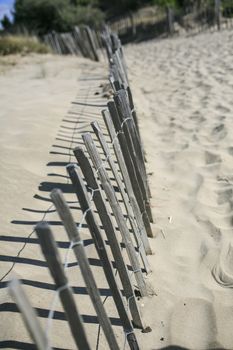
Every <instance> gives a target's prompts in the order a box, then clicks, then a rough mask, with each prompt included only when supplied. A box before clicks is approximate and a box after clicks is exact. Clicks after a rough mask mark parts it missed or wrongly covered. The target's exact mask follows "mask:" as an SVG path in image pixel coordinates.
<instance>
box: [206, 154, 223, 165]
mask: <svg viewBox="0 0 233 350" xmlns="http://www.w3.org/2000/svg"><path fill="white" fill-rule="evenodd" d="M205 162H206V164H216V163H221V162H222V158H221V156H220V155H218V154H215V153H212V152H208V151H206V152H205Z"/></svg>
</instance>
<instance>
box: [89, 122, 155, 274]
mask: <svg viewBox="0 0 233 350" xmlns="http://www.w3.org/2000/svg"><path fill="white" fill-rule="evenodd" d="M91 126H92V128H93V130H94V132H95V134H96V136H97V138H98V140H99V142H100V145H101V147H102V149H103V151H104V155H105V157H106V159H107V161H108V163H109V165H110V168H111V170H112V173H113V175H114V177H115V180H116V182H117V185H118V187H119V190H120V193H121V196H122V199H123V202H124V205H125V208H126V211H127V214H128V218H129V221H130V224H131V228H132V230H133V233H134V237H135V241H136V244H137V248H138V250H139V253H140V255H141V259H142V262H143V265H144V268H145V270H146V272H147V273H149V272H150V271H151V268H150V265H149V262H148V260H147V257H146V252H145V247H144V242H145V244H146V243H149V242H148V239H147V236H145V239H144V237H143V236H142V235H140V232H139V229H138V226H137V222H136V220H135V216H134V212H133V209H132V207H131V203H130V201H129V197H128V195H127V193H126V191H125V187H124V185H123V182H122V180H121V177H120V175H119V172H118V169H117V167H116V164H115V163H114V160H113V158H112V155H111V150H110V148H109V146H108V144H107V142H106V140H105V137H104V134H103V132H102V130H101V128H100V126H99V124H98V122H96V121H95V122H92V123H91Z"/></svg>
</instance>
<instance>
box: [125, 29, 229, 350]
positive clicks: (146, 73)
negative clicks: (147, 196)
mask: <svg viewBox="0 0 233 350" xmlns="http://www.w3.org/2000/svg"><path fill="white" fill-rule="evenodd" d="M232 38H233V33H232V32H222V33H220V34H219V33H215V34H202V35H200V36H196V37H192V38H184V39H182V38H179V39H177V40H165V41H161V42H159V43H155V42H153V43H152V42H148V43H145V44H142V45H137V46H136V45H132V46H130V47H127V49H126V57H127V59H128V65H129V71H130V77H131V80H132V82H131V84H132V86H133V88H134V89H133V92H134V94H135V96H136V102H137V108H138V111H139V112H140V126H141V131H142V136H143V140H144V142H145V148H146V151H147V157H148V171H149V172H153V176H152V177H151V181H150V182H151V188H152V192H153V194H154V195H153V206H154V209H153V210H154V216H155V218H156V225H155V227H156V228H157V229H156V232H157V237H156V239H155V240H154V241H153V247H154V252H155V255H154V257H152V258H151V264H152V266H153V275H152V276H151V279H152V280H153V285H154V288H155V291H156V294H157V296H156V297H154V298H153V301H151V303H149V307H148V310H147V312H148V314H150V315H151V316H152V317H153V325H154V327H153V328H154V329H155V332H154V336H153V340H152V341H151V339H150V340H149V339H148V347H147V346H145V349H147V348H148V349H151V348H156V349H157V348H158V347H160V346H166V345H170V344H175V345H179V346H183V347H186V348H191V349H209V348H215V347H223V348H227V349H233V337H232V332H231V331H230V329H231V328H232V326H233V323H232V322H233V317H232V315H231V310H232V301H233V294H232V289H231V288H232V286H233V284H232V283H233V255H232V254H233V248H232V203H233V202H232V199H233V197H232V194H233V192H232V185H233V182H232V179H233V178H232V167H233V158H232V155H233V152H232V142H233V134H232V113H233V99H232V88H233V74H232V73H233V61H232V53H233V49H232V44H231V42H232ZM153 305H154V306H153ZM152 308H153V312H152V311H151V310H152ZM149 337H150V336H148V338H149ZM160 338H161V339H162V341H161V342H159V339H160ZM150 341H151V342H150Z"/></svg>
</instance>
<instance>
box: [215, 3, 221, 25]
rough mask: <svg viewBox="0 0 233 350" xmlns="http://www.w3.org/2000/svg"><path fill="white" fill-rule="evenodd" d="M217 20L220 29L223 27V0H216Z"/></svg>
mask: <svg viewBox="0 0 233 350" xmlns="http://www.w3.org/2000/svg"><path fill="white" fill-rule="evenodd" d="M215 22H216V24H217V27H218V30H220V29H221V0H215Z"/></svg>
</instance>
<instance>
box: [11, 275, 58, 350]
mask: <svg viewBox="0 0 233 350" xmlns="http://www.w3.org/2000/svg"><path fill="white" fill-rule="evenodd" d="M8 288H9V291H10V294H11V296H12V298H13V299H14V301H15V302H16V304H17V306H18V308H19V310H20V312H21V314H22V317H23V320H24V323H25V325H26V327H27V329H28V332H29V333H30V336H31V338H32V340H33V341H34V343H35V345H36V347H37V349H38V350H52V348H51V347H50V345H49V341H48V339H47V336H46V334H45V332H44V331H43V329H42V327H41V325H40V322H39V320H38V318H37V315H36V311H35V309H34V308H33V307H32V306H31V304H30V302H29V300H28V297H27V295H26V293H25V292H24V290H23V288H22V286H21V283H20V282H19V280H18V279H15V278H14V279H13V280H11V282H10V283H9V284H8Z"/></svg>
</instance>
